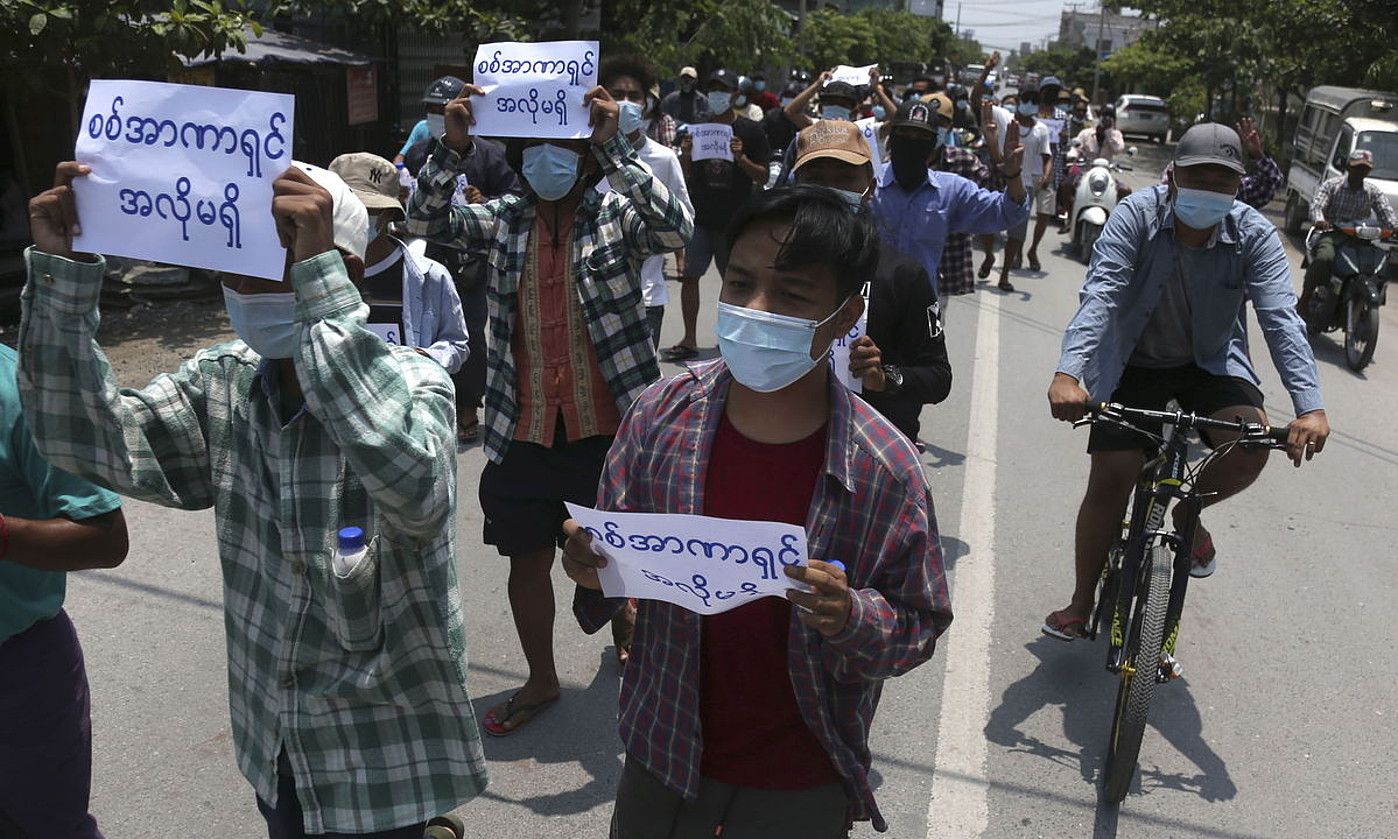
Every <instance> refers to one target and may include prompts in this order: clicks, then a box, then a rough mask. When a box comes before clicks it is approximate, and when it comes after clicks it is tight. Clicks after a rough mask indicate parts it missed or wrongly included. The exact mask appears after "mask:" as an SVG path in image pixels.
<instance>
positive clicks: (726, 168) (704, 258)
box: [661, 70, 771, 362]
mask: <svg viewBox="0 0 1398 839" xmlns="http://www.w3.org/2000/svg"><path fill="white" fill-rule="evenodd" d="M705 91H706V95H707V98H708V103H709V111H710V113H711V114H712V116H711V117H710V120H711V121H713V122H716V123H719V124H721V125H729V126H732V127H733V141H732V144H731V146H730V149H731V151H732V155H733V159H732V160H718V159H711V160H700V161H694V160H691V159H690V154H691V153H692V151H693V149H694V139H693V137H692V136H691V135H689V134H685V136H684V140H683V141H681V143H680V165H681V166H683V167H684V177H685V181H686V182H687V183H688V184H689V194H690V197H691V198H692V199H693V201H694V238H693V239H692V240H691V241H690V243H689V247H688V248H687V249H686V250H685V254H684V270H683V271H682V272H681V274H680V313H681V315H682V316H683V317H684V336H683V337H682V338H680V340H679V343H677V344H675V345H674V346H673V347H670V348H669V349H667V350H665V351H664V352H663V353H662V354H661V358H662V359H663V360H665V361H670V362H677V361H687V360H689V359H691V358H694V357H695V356H697V355H698V354H699V350H698V346H699V333H698V329H699V326H698V324H699V280H700V278H702V277H703V276H704V272H705V271H707V270H709V263H710V262H711V261H712V262H713V263H714V265H716V266H717V267H718V272H719V273H720V274H722V273H723V271H724V269H725V268H727V266H728V244H729V240H728V236H727V234H726V232H725V228H726V227H727V225H728V221H729V220H730V219H731V218H732V217H733V211H734V210H735V209H737V208H738V207H740V206H742V205H743V202H745V201H747V200H748V196H750V195H752V194H753V193H754V192H756V191H757V190H759V189H761V188H762V186H763V185H764V184H766V183H767V178H768V174H769V173H768V171H767V163H768V160H769V159H770V157H771V147H769V146H768V145H767V136H766V135H765V134H764V133H763V132H762V128H761V127H760V126H758V124H757V123H755V122H753V121H752V120H750V119H748V118H747V117H744V116H739V115H738V113H737V112H736V111H735V110H734V109H733V102H734V100H735V99H736V97H737V93H738V76H737V75H736V74H735V73H733V72H732V71H731V70H715V71H713V72H712V73H710V74H709V80H708V83H707V84H706V85H705Z"/></svg>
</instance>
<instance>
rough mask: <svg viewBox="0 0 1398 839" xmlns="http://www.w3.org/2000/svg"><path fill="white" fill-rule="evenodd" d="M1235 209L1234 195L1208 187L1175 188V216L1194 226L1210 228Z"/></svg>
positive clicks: (1204, 228) (1202, 228) (1196, 227)
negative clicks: (1212, 190)
mask: <svg viewBox="0 0 1398 839" xmlns="http://www.w3.org/2000/svg"><path fill="white" fill-rule="evenodd" d="M1231 209H1233V196H1231V195H1224V194H1223V193H1221V192H1210V191H1209V190H1206V189H1185V188H1184V187H1179V188H1178V189H1176V190H1175V218H1177V219H1179V220H1180V221H1182V222H1184V223H1185V224H1187V225H1189V226H1190V227H1192V228H1194V229H1195V230H1208V229H1209V228H1211V227H1213V226H1214V225H1216V224H1218V223H1219V222H1221V221H1223V219H1224V217H1225V216H1227V215H1228V211H1229V210H1231Z"/></svg>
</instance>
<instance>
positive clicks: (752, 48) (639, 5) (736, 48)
mask: <svg viewBox="0 0 1398 839" xmlns="http://www.w3.org/2000/svg"><path fill="white" fill-rule="evenodd" d="M790 29H791V19H790V18H788V17H787V16H786V13H785V12H783V11H782V10H781V8H780V7H779V6H777V5H775V4H773V3H772V2H770V0H605V2H603V3H602V51H603V52H604V53H606V52H615V51H626V52H635V53H637V54H639V55H644V56H646V57H648V58H649V59H651V61H653V62H655V63H656V64H657V65H658V66H660V67H664V68H675V67H679V66H680V65H682V64H693V65H696V66H698V65H703V66H705V67H717V66H725V67H733V68H738V69H750V68H757V67H775V66H778V65H780V64H783V63H785V62H786V61H788V60H790V59H791V57H792V55H793V49H792V42H791V35H790Z"/></svg>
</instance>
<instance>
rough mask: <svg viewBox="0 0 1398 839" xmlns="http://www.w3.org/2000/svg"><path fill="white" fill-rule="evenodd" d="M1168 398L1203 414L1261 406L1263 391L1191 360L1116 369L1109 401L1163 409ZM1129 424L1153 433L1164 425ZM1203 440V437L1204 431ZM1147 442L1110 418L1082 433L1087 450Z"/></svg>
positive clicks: (1115, 449)
mask: <svg viewBox="0 0 1398 839" xmlns="http://www.w3.org/2000/svg"><path fill="white" fill-rule="evenodd" d="M1171 399H1173V400H1175V401H1176V402H1178V403H1179V404H1180V408H1181V409H1182V410H1184V411H1187V412H1189V413H1195V414H1201V415H1205V416H1207V415H1209V414H1213V413H1216V412H1218V411H1221V410H1223V409H1224V408H1231V407H1234V406H1235V405H1251V406H1252V407H1254V408H1257V409H1259V410H1260V409H1261V408H1262V391H1260V390H1258V389H1257V386H1256V385H1254V384H1253V383H1252V382H1249V381H1247V380H1246V379H1239V378H1237V377H1236V376H1215V375H1214V374H1213V373H1210V372H1208V371H1206V370H1203V369H1201V368H1199V367H1198V366H1197V365H1194V364H1188V365H1185V366H1184V367H1169V368H1165V369H1159V370H1157V369H1152V368H1149V367H1127V368H1126V370H1125V371H1124V372H1123V373H1122V374H1121V382H1120V384H1118V385H1117V386H1116V390H1115V391H1114V392H1113V393H1112V400H1111V401H1113V402H1116V403H1118V404H1121V405H1125V406H1126V407H1128V408H1142V409H1144V410H1148V411H1163V410H1165V406H1166V404H1167V403H1168V402H1169V401H1170V400H1171ZM1132 424H1133V425H1135V426H1136V427H1137V428H1140V429H1142V430H1144V431H1149V432H1150V433H1152V434H1156V435H1159V434H1161V433H1162V432H1163V431H1164V424H1163V423H1158V422H1155V423H1132ZM1205 442H1208V437H1207V435H1206V436H1205ZM1152 448H1154V444H1153V443H1152V442H1151V441H1150V440H1149V439H1147V438H1146V437H1145V436H1144V435H1141V434H1136V433H1135V432H1132V431H1128V430H1126V429H1125V428H1122V427H1120V426H1117V425H1112V424H1110V423H1097V424H1096V425H1094V426H1092V432H1091V434H1090V435H1089V436H1088V439H1087V451H1088V453H1089V454H1092V453H1095V452H1125V451H1131V450H1132V449H1145V450H1147V451H1149V450H1151V449H1152Z"/></svg>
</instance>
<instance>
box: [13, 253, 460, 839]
mask: <svg viewBox="0 0 1398 839" xmlns="http://www.w3.org/2000/svg"><path fill="white" fill-rule="evenodd" d="M28 259H29V277H30V280H29V283H28V284H27V285H26V286H25V287H24V293H23V298H22V299H23V302H24V321H23V325H22V327H21V330H20V347H21V351H20V353H21V366H20V374H19V380H20V387H21V392H22V394H23V400H24V409H25V412H26V413H27V414H28V415H29V417H30V420H31V424H32V428H33V430H34V436H35V440H36V442H37V443H38V445H39V448H40V449H41V450H42V451H43V453H44V455H45V456H46V457H47V458H48V459H49V460H50V461H52V462H53V463H55V464H57V465H59V466H61V467H62V468H64V469H67V470H68V471H70V472H73V473H75V474H78V475H82V476H84V477H86V478H88V479H90V480H93V481H96V482H98V483H101V484H103V485H105V486H107V487H110V488H111V489H113V490H115V491H117V492H120V493H122V494H124V495H128V496H131V497H132V498H139V499H141V500H144V501H150V502H152V503H155V504H162V505H164V506H167V507H176V508H180V509H186V510H198V509H204V508H207V507H210V506H212V507H213V508H214V510H215V516H216V522H217V526H216V529H217V534H218V551H219V559H220V562H221V564H222V566H223V586H224V590H223V596H224V629H225V632H226V635H227V644H228V694H229V695H228V700H229V711H230V713H231V716H232V727H233V746H234V750H235V752H236V754H237V759H238V765H239V768H241V769H242V772H243V774H244V775H245V776H246V777H247V779H248V780H249V781H250V782H251V783H252V786H253V789H254V790H255V791H256V793H257V795H258V797H260V798H262V799H263V800H264V801H267V802H269V803H273V804H275V802H276V800H277V774H276V762H277V755H278V754H279V753H280V752H281V751H282V750H283V749H284V750H285V751H286V753H287V757H288V758H289V759H290V761H291V766H292V769H293V771H294V772H295V774H296V779H297V788H298V790H299V798H300V803H301V807H302V809H303V810H304V812H305V829H306V831H307V832H309V833H327V832H334V833H341V832H343V833H364V832H373V831H381V830H388V829H391V828H396V827H402V826H404V825H408V824H413V823H415V822H421V821H425V820H426V819H428V818H431V817H432V816H434V815H437V814H440V813H442V812H444V811H447V810H450V809H452V808H454V807H456V806H458V805H460V804H461V803H462V802H463V801H465V800H467V799H469V798H471V797H472V796H474V795H476V794H477V793H479V792H480V791H481V790H483V789H484V788H485V785H486V767H485V761H484V758H483V756H482V754H481V743H480V733H479V731H478V729H477V726H476V719H475V715H474V713H473V712H472V709H471V700H470V697H469V696H468V695H467V692H466V654H465V628H464V625H463V623H462V614H461V596H460V592H459V590H458V587H457V582H456V564H455V562H454V561H453V550H452V547H453V545H452V543H453V538H454V534H455V533H456V527H455V524H454V522H453V517H454V513H455V509H456V446H455V439H456V438H455V427H456V417H455V408H454V403H453V396H452V394H453V391H452V386H451V380H450V379H449V378H448V377H447V374H446V371H445V370H443V369H442V366H441V365H440V364H438V363H437V362H435V361H432V360H431V359H429V358H424V357H422V356H419V355H417V354H416V353H413V352H412V351H410V350H406V349H401V348H390V347H389V346H388V345H387V344H385V343H384V342H383V341H382V340H380V339H379V338H378V336H376V335H374V333H372V332H370V331H368V330H367V329H365V328H364V327H363V323H364V319H365V315H366V313H367V307H366V306H365V305H364V304H363V302H362V301H361V299H360V296H359V292H358V291H357V290H355V287H354V286H353V285H351V284H350V280H349V277H348V275H347V274H346V273H345V269H344V263H343V262H342V261H341V259H340V257H339V256H338V254H336V253H334V252H331V253H327V254H322V255H321V256H318V257H315V258H314V259H309V260H306V261H304V262H300V263H297V264H296V265H293V266H292V268H291V280H290V285H291V287H292V289H294V291H295V293H296V297H297V304H296V310H297V312H296V316H297V320H298V322H299V323H300V325H301V328H300V330H299V331H300V338H299V347H298V350H297V355H296V358H295V365H296V375H297V378H298V380H299V381H300V384H301V387H302V389H303V391H304V398H305V406H304V409H303V410H301V411H300V412H298V413H297V414H296V416H294V417H293V418H292V419H291V420H290V421H287V422H283V421H282V419H281V417H282V416H283V415H284V414H283V413H282V412H281V410H280V405H279V403H280V398H279V395H278V390H277V386H276V381H277V378H276V373H275V368H273V367H272V366H271V365H269V364H264V363H263V360H262V359H261V358H260V357H259V356H258V355H257V354H256V353H254V352H253V351H252V350H251V349H249V348H248V346H247V345H246V344H244V343H243V342H241V341H236V342H233V343H230V344H223V345H220V346H216V347H211V348H209V349H206V350H203V351H201V352H199V353H198V354H196V355H195V356H194V358H193V359H192V360H190V361H188V362H186V363H185V364H184V365H183V366H182V367H181V368H180V370H179V371H178V372H176V373H174V374H173V375H162V376H159V377H157V378H156V379H155V380H154V381H153V382H151V383H150V385H149V386H147V387H146V388H145V389H144V390H140V391H137V390H130V389H123V388H118V387H117V382H116V379H115V377H114V376H113V374H112V370H111V367H110V366H109V365H108V363H107V359H106V357H105V356H104V355H103V353H102V351H101V349H100V348H99V347H98V346H97V343H96V341H94V339H93V336H94V334H95V333H96V332H97V324H98V311H97V299H98V293H99V291H100V290H101V287H102V275H103V271H104V270H105V263H104V262H103V261H102V260H100V259H99V260H98V261H97V262H95V263H90V264H89V263H78V262H72V261H69V260H66V259H61V258H58V257H54V256H50V255H48V254H44V253H39V252H36V251H34V250H32V249H31V250H30V252H29V255H28ZM347 524H353V525H357V526H360V527H363V528H364V529H365V532H366V534H368V535H369V537H370V541H369V553H368V555H367V556H366V557H365V559H364V560H362V561H361V562H360V563H359V564H358V565H357V566H355V568H354V569H353V570H352V571H351V573H350V574H349V576H347V577H344V578H341V577H337V576H335V575H334V574H333V573H332V566H331V556H332V552H333V551H334V550H335V549H336V534H337V531H338V529H339V528H340V527H343V526H346V525H347Z"/></svg>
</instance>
